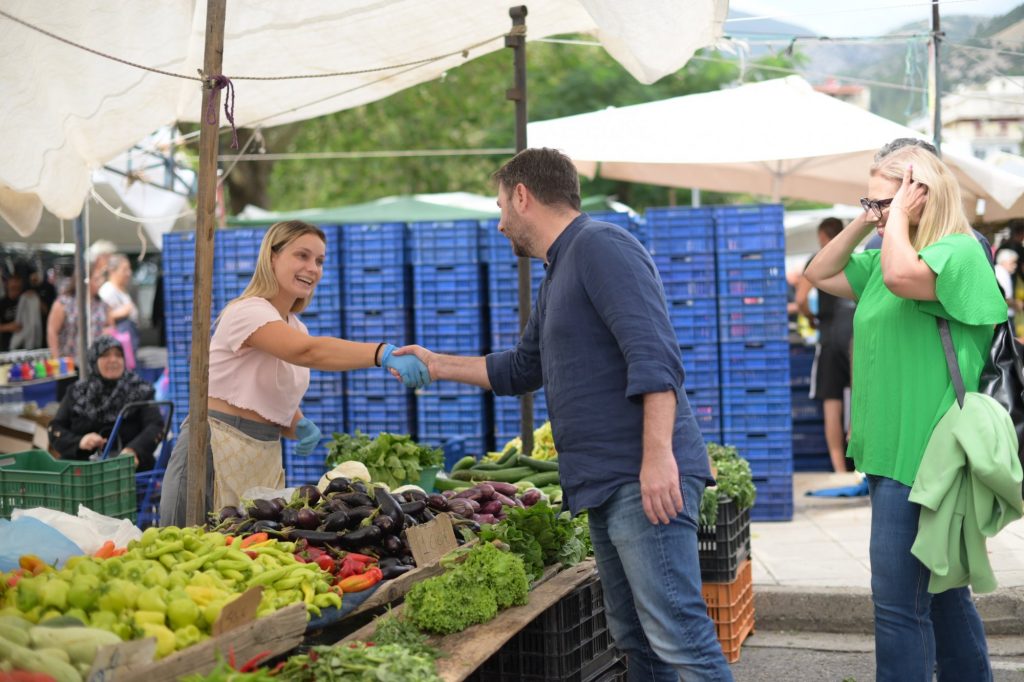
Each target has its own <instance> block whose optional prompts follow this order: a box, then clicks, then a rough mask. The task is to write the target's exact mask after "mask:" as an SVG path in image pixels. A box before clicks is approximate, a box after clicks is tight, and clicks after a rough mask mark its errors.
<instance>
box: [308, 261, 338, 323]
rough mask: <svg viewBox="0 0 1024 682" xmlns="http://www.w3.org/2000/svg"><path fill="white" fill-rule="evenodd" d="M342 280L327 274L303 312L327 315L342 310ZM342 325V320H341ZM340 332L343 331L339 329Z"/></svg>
mask: <svg viewBox="0 0 1024 682" xmlns="http://www.w3.org/2000/svg"><path fill="white" fill-rule="evenodd" d="M341 289H342V284H341V280H340V279H338V278H337V276H331V277H327V275H326V273H325V275H324V277H323V279H321V280H320V282H319V283H318V284H317V285H316V290H315V291H313V299H312V300H311V301H310V302H309V305H307V306H306V309H305V310H304V311H302V312H303V314H305V313H321V312H322V313H327V312H331V311H336V310H341V307H342V305H341ZM339 324H340V318H339ZM338 331H339V332H340V331H341V327H340V326H339V327H338Z"/></svg>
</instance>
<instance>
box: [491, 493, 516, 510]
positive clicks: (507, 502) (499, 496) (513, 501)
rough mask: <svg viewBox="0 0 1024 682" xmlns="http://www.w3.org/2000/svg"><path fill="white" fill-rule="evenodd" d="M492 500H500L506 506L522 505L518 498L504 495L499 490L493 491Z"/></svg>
mask: <svg viewBox="0 0 1024 682" xmlns="http://www.w3.org/2000/svg"><path fill="white" fill-rule="evenodd" d="M494 501H495V502H501V503H502V504H503V505H504V506H506V507H522V506H523V505H522V503H521V502H519V501H518V500H516V499H514V498H510V497H506V496H505V495H502V494H501V493H499V492H496V493H494Z"/></svg>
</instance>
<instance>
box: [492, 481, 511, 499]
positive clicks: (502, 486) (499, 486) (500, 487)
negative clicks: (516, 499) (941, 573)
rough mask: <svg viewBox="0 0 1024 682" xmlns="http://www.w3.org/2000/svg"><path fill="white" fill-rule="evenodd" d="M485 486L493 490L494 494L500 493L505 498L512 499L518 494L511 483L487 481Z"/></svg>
mask: <svg viewBox="0 0 1024 682" xmlns="http://www.w3.org/2000/svg"><path fill="white" fill-rule="evenodd" d="M487 485H489V486H491V487H492V488H494V491H495V492H498V493H501V494H502V495H505V496H507V497H512V496H513V495H515V494H516V493H518V492H519V488H517V487H515V486H514V485H513V484H511V483H502V482H501V481H487Z"/></svg>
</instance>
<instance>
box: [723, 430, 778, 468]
mask: <svg viewBox="0 0 1024 682" xmlns="http://www.w3.org/2000/svg"><path fill="white" fill-rule="evenodd" d="M792 440H793V437H792V432H791V431H790V429H789V425H788V424H787V425H786V426H785V427H784V428H781V427H780V428H776V429H761V430H759V431H735V430H731V429H730V430H726V431H723V432H722V444H723V445H732V446H733V447H735V448H736V451H737V452H738V453H739V455H740V457H742V458H743V459H745V460H747V461H748V462H750V463H751V466H753V462H755V461H759V460H776V459H783V460H791V459H792V458H793V455H792V445H793V443H792Z"/></svg>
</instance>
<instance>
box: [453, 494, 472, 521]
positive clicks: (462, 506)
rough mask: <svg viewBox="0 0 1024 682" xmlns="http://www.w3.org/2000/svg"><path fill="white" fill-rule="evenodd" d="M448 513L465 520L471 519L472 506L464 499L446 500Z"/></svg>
mask: <svg viewBox="0 0 1024 682" xmlns="http://www.w3.org/2000/svg"><path fill="white" fill-rule="evenodd" d="M448 511H450V512H451V513H453V514H457V515H459V516H461V517H463V518H467V519H468V518H472V516H473V513H474V512H473V505H472V504H470V501H469V500H467V499H464V498H460V499H451V500H448Z"/></svg>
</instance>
